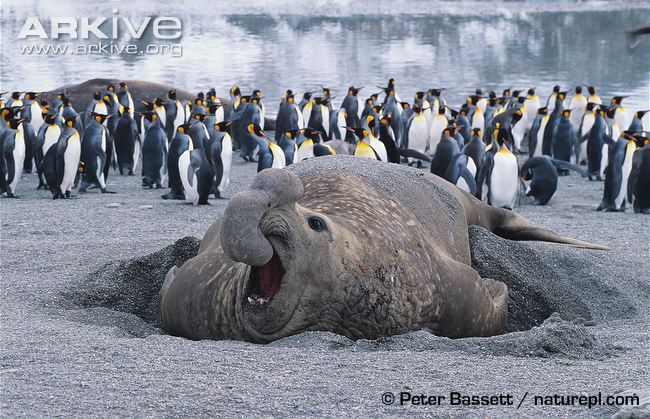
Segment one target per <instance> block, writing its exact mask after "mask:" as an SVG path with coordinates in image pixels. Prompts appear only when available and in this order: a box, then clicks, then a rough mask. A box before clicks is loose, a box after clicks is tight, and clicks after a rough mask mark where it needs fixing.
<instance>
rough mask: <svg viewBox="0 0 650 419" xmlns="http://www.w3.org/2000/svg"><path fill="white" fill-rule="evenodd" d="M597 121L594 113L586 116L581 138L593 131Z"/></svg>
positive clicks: (583, 121) (583, 120)
mask: <svg viewBox="0 0 650 419" xmlns="http://www.w3.org/2000/svg"><path fill="white" fill-rule="evenodd" d="M595 120H596V117H595V116H594V114H592V113H588V114H587V115H585V116H584V118H583V119H582V128H581V130H580V137H582V136H583V135H585V134H587V133H588V132H589V131H591V127H593V126H594V121H595Z"/></svg>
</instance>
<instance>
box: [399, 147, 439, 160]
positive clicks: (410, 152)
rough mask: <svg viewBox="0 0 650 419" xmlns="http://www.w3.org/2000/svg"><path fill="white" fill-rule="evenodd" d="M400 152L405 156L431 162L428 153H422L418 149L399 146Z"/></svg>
mask: <svg viewBox="0 0 650 419" xmlns="http://www.w3.org/2000/svg"><path fill="white" fill-rule="evenodd" d="M398 151H399V154H400V155H402V156H404V157H411V158H413V159H419V160H424V161H426V162H431V157H430V156H427V155H426V154H423V153H420V152H419V151H417V150H412V149H410V148H399V149H398Z"/></svg>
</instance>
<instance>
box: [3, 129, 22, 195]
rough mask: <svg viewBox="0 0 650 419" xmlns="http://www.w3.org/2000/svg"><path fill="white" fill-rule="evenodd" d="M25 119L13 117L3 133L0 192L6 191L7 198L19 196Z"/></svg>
mask: <svg viewBox="0 0 650 419" xmlns="http://www.w3.org/2000/svg"><path fill="white" fill-rule="evenodd" d="M23 122H24V120H23V119H22V118H21V119H11V120H10V121H9V126H8V127H7V129H6V130H4V132H3V133H2V144H1V145H2V158H3V160H4V171H5V173H0V175H2V176H3V177H4V182H2V184H0V185H3V186H4V187H3V188H2V189H4V190H2V189H0V193H3V192H6V194H7V198H18V195H16V188H17V187H18V182H19V181H20V178H21V177H22V175H23V164H24V162H25V152H26V147H25V131H24V125H23Z"/></svg>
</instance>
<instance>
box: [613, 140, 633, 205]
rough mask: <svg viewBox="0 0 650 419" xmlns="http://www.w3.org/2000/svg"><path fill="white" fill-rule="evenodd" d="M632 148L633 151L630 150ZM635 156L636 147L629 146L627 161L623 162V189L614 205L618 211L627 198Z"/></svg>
mask: <svg viewBox="0 0 650 419" xmlns="http://www.w3.org/2000/svg"><path fill="white" fill-rule="evenodd" d="M630 148H631V149H630ZM633 156H634V145H632V146H629V145H628V149H627V150H625V160H624V161H623V167H622V172H623V173H622V175H623V176H622V177H621V178H622V180H621V189H620V190H619V191H618V195H617V196H616V199H615V200H614V204H615V205H616V209H620V208H621V206H622V205H623V201H624V200H625V198H626V197H627V180H628V178H629V177H630V172H631V171H632V157H633Z"/></svg>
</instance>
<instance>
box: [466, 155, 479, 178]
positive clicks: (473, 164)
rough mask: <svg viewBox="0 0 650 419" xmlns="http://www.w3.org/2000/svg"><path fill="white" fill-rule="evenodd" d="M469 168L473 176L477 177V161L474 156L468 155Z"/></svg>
mask: <svg viewBox="0 0 650 419" xmlns="http://www.w3.org/2000/svg"><path fill="white" fill-rule="evenodd" d="M467 170H469V172H470V173H471V174H472V176H474V177H476V172H477V171H478V169H477V167H476V162H475V161H474V158H472V157H470V156H467Z"/></svg>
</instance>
